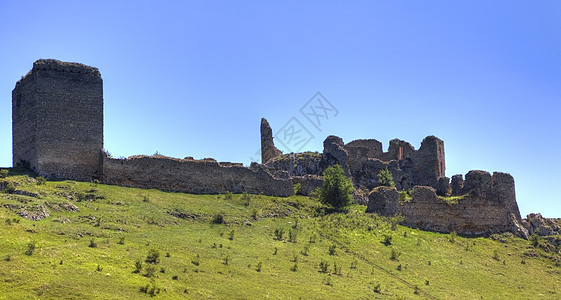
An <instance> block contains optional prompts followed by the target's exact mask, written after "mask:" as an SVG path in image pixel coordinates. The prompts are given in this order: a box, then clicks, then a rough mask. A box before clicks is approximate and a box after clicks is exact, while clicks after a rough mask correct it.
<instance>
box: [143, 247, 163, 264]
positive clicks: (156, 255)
mask: <svg viewBox="0 0 561 300" xmlns="http://www.w3.org/2000/svg"><path fill="white" fill-rule="evenodd" d="M145 261H146V262H147V263H150V264H157V263H159V262H160V251H159V250H156V249H150V251H148V255H147V256H146V260H145Z"/></svg>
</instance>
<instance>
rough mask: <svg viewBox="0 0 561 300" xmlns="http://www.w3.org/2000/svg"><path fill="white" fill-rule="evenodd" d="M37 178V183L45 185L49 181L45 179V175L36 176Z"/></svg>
mask: <svg viewBox="0 0 561 300" xmlns="http://www.w3.org/2000/svg"><path fill="white" fill-rule="evenodd" d="M36 180H37V185H43V184H45V183H46V182H47V180H45V177H42V176H39V177H37V178H36Z"/></svg>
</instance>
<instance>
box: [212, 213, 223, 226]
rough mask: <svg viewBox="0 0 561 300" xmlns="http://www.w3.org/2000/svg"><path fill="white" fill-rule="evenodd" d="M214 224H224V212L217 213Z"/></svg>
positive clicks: (213, 220)
mask: <svg viewBox="0 0 561 300" xmlns="http://www.w3.org/2000/svg"><path fill="white" fill-rule="evenodd" d="M212 223H213V224H223V223H224V215H223V214H215V215H214V217H213V218H212Z"/></svg>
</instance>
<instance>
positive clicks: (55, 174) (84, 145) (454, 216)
mask: <svg viewBox="0 0 561 300" xmlns="http://www.w3.org/2000/svg"><path fill="white" fill-rule="evenodd" d="M272 132H273V131H272V129H271V127H270V125H269V123H268V122H267V120H266V119H262V120H261V155H262V164H257V163H252V164H251V166H249V167H244V166H243V165H242V164H239V163H229V162H217V161H216V160H214V159H202V160H195V159H192V158H190V157H187V158H184V159H176V158H170V157H165V156H161V155H154V156H131V157H129V158H126V159H116V158H112V157H110V156H109V155H108V154H107V152H106V151H105V150H104V147H103V81H102V79H101V74H100V72H99V70H98V69H97V68H94V67H90V66H86V65H83V64H79V63H67V62H61V61H57V60H53V59H41V60H38V61H36V62H35V63H34V64H33V68H32V70H31V71H30V72H29V73H28V74H27V75H25V76H24V77H23V78H22V79H21V80H20V81H18V82H17V83H16V87H15V88H14V90H13V92H12V139H13V145H12V147H13V165H14V166H17V167H26V168H29V169H31V170H33V171H34V172H36V173H37V174H39V175H41V176H44V177H48V178H61V179H74V180H79V181H92V180H99V181H100V182H103V183H106V184H114V185H121V186H128V187H140V188H155V189H160V190H164V191H173V192H186V193H195V194H217V193H226V192H233V193H242V192H247V193H252V194H265V195H271V196H280V197H286V196H290V195H293V194H294V193H295V192H296V193H298V194H302V195H310V193H311V192H312V191H313V190H315V189H316V188H318V187H319V186H321V184H322V181H323V180H322V176H321V175H322V173H323V171H324V170H325V169H326V168H327V167H329V166H332V165H334V164H339V165H341V166H342V168H343V170H344V171H345V175H346V176H347V177H348V178H349V179H351V181H352V183H353V185H354V187H355V194H354V198H355V201H356V202H358V203H362V204H367V205H368V207H367V212H375V213H378V214H381V215H387V216H390V215H394V214H396V213H399V214H402V215H403V216H404V219H405V221H404V224H405V225H407V226H411V227H418V228H422V229H427V230H433V231H440V232H451V231H456V232H458V233H463V234H474V235H479V234H490V233H495V232H504V231H511V232H517V233H519V234H520V235H522V236H526V237H527V234H528V232H527V230H526V231H525V228H524V227H523V226H521V223H522V220H521V217H520V213H519V210H518V205H517V203H516V196H515V188H514V179H513V178H512V176H510V175H509V174H505V173H494V174H493V175H492V176H491V175H490V174H489V173H487V172H482V171H471V172H469V173H468V174H467V175H466V176H465V180H464V178H463V176H462V175H455V176H453V177H452V180H450V178H448V177H445V171H446V165H445V156H444V142H443V141H442V140H440V139H439V138H437V137H434V136H428V137H426V138H425V139H424V140H423V141H422V143H421V147H420V148H419V149H418V150H416V149H415V148H414V147H413V146H412V145H411V144H409V143H407V142H405V141H402V140H398V139H394V140H392V141H390V145H389V148H388V151H387V152H384V151H383V149H382V144H381V143H380V142H379V141H377V140H374V139H368V140H355V141H351V142H349V143H347V144H345V143H344V142H343V140H342V139H341V138H340V137H336V136H329V137H327V138H326V139H325V141H324V150H323V152H322V153H313V152H305V153H290V154H283V153H282V152H281V151H280V150H279V149H277V148H276V147H275V145H274V141H273V134H272ZM386 168H387V169H388V170H389V171H390V172H391V174H392V176H393V178H394V181H395V184H396V187H395V188H386V187H381V186H379V185H380V184H379V183H378V181H377V174H378V172H380V170H383V169H386ZM295 184H296V185H295ZM295 186H298V187H299V188H298V190H297V191H294V187H295ZM410 190H413V191H414V192H413V196H412V199H409V200H408V201H404V199H400V196H399V193H398V191H410ZM449 196H458V197H457V198H458V199H456V200H457V202H456V203H451V202H450V201H445V199H446V197H449Z"/></svg>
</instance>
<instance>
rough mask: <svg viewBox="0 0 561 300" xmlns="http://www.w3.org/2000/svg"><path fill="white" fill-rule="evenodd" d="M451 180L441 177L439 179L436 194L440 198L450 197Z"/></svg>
mask: <svg viewBox="0 0 561 300" xmlns="http://www.w3.org/2000/svg"><path fill="white" fill-rule="evenodd" d="M450 191H451V187H450V178H448V177H440V178H439V179H438V185H437V187H436V193H437V194H438V195H439V196H450Z"/></svg>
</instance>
